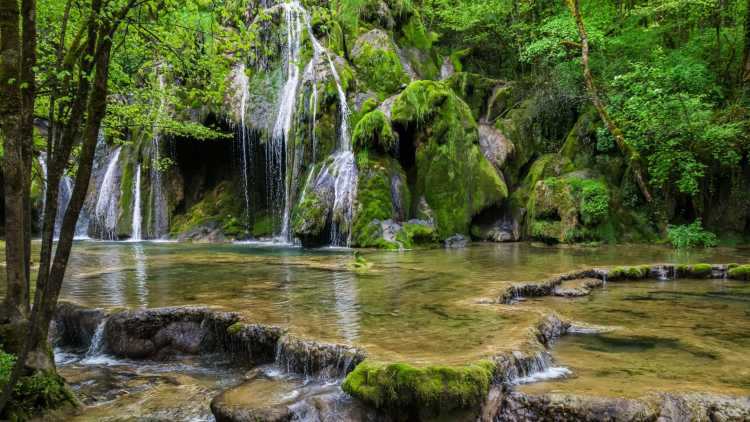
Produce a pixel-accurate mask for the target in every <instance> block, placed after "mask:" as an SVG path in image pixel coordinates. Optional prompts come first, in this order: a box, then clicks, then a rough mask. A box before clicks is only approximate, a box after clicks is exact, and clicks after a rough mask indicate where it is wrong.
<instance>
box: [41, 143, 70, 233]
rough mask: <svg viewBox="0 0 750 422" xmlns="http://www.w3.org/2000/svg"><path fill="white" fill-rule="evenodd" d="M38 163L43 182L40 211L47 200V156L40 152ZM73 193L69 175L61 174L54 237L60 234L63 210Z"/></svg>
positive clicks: (66, 207)
mask: <svg viewBox="0 0 750 422" xmlns="http://www.w3.org/2000/svg"><path fill="white" fill-rule="evenodd" d="M39 165H40V166H41V167H42V173H44V175H43V182H44V195H42V199H43V201H44V202H43V203H42V211H44V209H45V207H46V201H47V156H46V155H45V154H41V155H40V156H39ZM72 195H73V180H72V179H71V178H70V176H68V175H66V174H63V175H62V178H60V189H59V191H58V194H57V215H55V222H54V223H55V228H54V231H53V232H54V237H55V238H57V237H58V236H59V235H60V227H62V220H63V217H64V216H65V211H66V210H67V209H68V204H69V203H70V197H71V196H72ZM42 221H44V213H43V212H42Z"/></svg>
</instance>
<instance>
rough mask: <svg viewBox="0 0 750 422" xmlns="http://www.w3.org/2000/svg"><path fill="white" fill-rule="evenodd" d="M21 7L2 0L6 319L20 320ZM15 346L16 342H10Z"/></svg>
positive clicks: (25, 306)
mask: <svg viewBox="0 0 750 422" xmlns="http://www.w3.org/2000/svg"><path fill="white" fill-rule="evenodd" d="M20 30H21V28H20V10H19V5H18V2H17V1H16V0H0V55H1V56H0V60H1V62H0V93H2V97H3V100H2V101H0V130H1V131H2V136H3V144H4V148H5V155H4V157H3V176H4V189H5V264H6V267H5V274H6V284H7V289H6V294H5V301H4V309H3V311H4V313H5V315H4V318H3V319H4V320H5V321H6V322H14V323H16V322H20V321H23V320H25V319H26V317H27V316H28V311H29V290H28V279H27V277H26V276H27V274H28V270H27V265H28V259H27V258H28V256H27V255H26V245H27V243H26V242H27V239H26V236H25V228H26V227H27V226H26V221H25V220H26V218H25V217H26V212H27V208H25V207H24V205H25V203H24V192H25V190H26V189H25V188H26V184H27V183H26V179H27V177H26V176H25V175H24V171H25V169H26V165H25V160H24V156H25V152H24V150H25V148H27V147H28V146H27V145H24V143H26V142H28V141H30V140H29V139H25V137H24V135H23V132H24V131H23V128H24V120H23V118H22V109H23V106H22V103H21V72H20V68H21V59H22V51H21V39H20ZM9 346H12V345H9Z"/></svg>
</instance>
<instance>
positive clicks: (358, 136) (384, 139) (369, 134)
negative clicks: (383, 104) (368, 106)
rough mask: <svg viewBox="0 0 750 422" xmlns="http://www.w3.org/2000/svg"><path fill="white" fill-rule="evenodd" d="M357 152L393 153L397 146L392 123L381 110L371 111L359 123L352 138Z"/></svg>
mask: <svg viewBox="0 0 750 422" xmlns="http://www.w3.org/2000/svg"><path fill="white" fill-rule="evenodd" d="M352 142H353V143H354V149H355V151H361V150H363V149H368V148H371V149H372V150H373V151H381V152H388V151H393V150H394V148H395V147H396V145H397V140H396V134H395V133H394V132H393V129H392V128H391V121H390V120H389V119H388V117H387V116H386V115H385V114H383V112H382V111H380V110H375V111H371V112H369V113H367V114H365V115H364V116H362V118H361V119H360V120H359V122H357V125H356V126H355V127H354V134H353V137H352Z"/></svg>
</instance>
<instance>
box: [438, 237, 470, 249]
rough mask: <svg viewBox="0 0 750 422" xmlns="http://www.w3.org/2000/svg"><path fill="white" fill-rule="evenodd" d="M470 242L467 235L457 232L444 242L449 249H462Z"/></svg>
mask: <svg viewBox="0 0 750 422" xmlns="http://www.w3.org/2000/svg"><path fill="white" fill-rule="evenodd" d="M468 243H469V241H468V239H466V236H464V235H462V234H455V235H453V236H451V237H449V238H447V239H445V242H444V244H445V247H446V248H448V249H462V248H465V247H466V245H467V244H468Z"/></svg>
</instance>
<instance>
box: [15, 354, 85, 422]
mask: <svg viewBox="0 0 750 422" xmlns="http://www.w3.org/2000/svg"><path fill="white" fill-rule="evenodd" d="M15 363H16V356H14V355H12V354H9V353H6V352H5V351H3V350H2V349H0V388H4V386H5V385H6V384H7V382H8V380H9V379H10V374H11V372H12V371H13V367H14V366H15ZM65 403H69V404H75V403H76V400H75V397H74V396H73V394H72V393H71V392H70V390H68V388H67V386H66V385H65V380H63V379H62V377H60V376H59V375H57V374H55V373H53V372H45V371H37V372H34V373H33V374H32V375H30V376H25V377H21V378H20V379H19V380H18V383H17V384H16V385H15V386H14V387H13V395H12V397H11V401H10V403H8V405H7V407H6V409H5V411H4V412H5V415H7V416H9V419H11V420H26V419H29V418H30V417H31V416H33V415H36V414H38V413H40V412H43V411H45V410H49V409H54V408H57V407H59V406H61V405H63V404H65Z"/></svg>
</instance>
